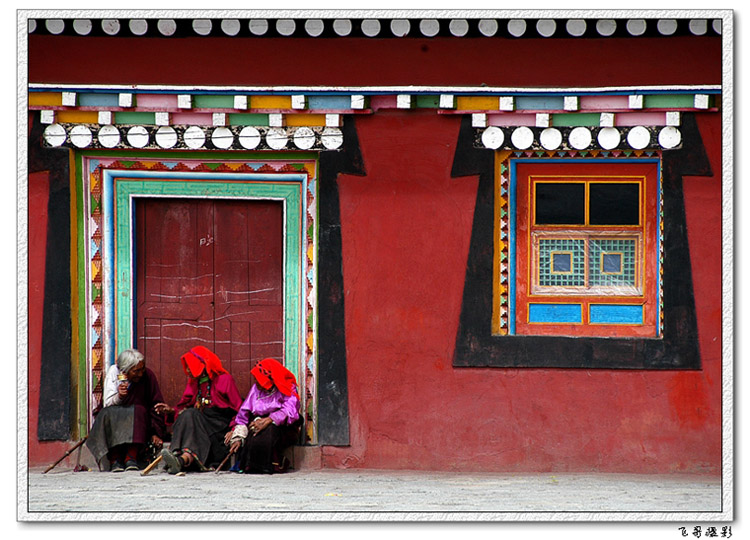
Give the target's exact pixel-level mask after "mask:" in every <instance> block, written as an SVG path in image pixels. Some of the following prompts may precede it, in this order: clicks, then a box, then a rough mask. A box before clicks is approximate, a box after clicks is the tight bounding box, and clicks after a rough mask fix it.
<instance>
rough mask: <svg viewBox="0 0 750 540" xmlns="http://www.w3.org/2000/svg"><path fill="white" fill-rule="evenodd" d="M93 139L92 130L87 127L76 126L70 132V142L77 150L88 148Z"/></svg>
mask: <svg viewBox="0 0 750 540" xmlns="http://www.w3.org/2000/svg"><path fill="white" fill-rule="evenodd" d="M93 139H94V136H93V135H92V133H91V130H90V129H89V128H87V127H86V126H75V127H74V128H73V129H71V130H70V142H71V143H73V146H75V147H77V148H86V147H87V146H88V145H90V144H91V141H92V140H93Z"/></svg>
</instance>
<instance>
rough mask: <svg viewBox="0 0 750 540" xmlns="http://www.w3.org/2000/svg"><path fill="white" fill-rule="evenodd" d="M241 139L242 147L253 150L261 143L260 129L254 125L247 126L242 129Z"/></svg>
mask: <svg viewBox="0 0 750 540" xmlns="http://www.w3.org/2000/svg"><path fill="white" fill-rule="evenodd" d="M239 141H240V145H241V146H242V148H245V149H246V150H252V149H253V148H257V146H258V145H259V144H260V131H258V130H257V129H255V128H254V127H253V126H245V127H244V128H242V131H240V135H239Z"/></svg>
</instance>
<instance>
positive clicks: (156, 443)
mask: <svg viewBox="0 0 750 540" xmlns="http://www.w3.org/2000/svg"><path fill="white" fill-rule="evenodd" d="M151 444H153V445H154V446H155V447H157V448H161V447H162V446H164V441H162V440H161V439H160V438H159V437H158V436H157V435H151Z"/></svg>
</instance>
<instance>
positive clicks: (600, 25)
mask: <svg viewBox="0 0 750 540" xmlns="http://www.w3.org/2000/svg"><path fill="white" fill-rule="evenodd" d="M615 30H617V22H616V21H614V20H612V19H601V20H599V21H596V31H597V32H599V34H600V35H602V36H604V37H609V36H611V35H612V34H614V33H615Z"/></svg>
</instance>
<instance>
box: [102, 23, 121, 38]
mask: <svg viewBox="0 0 750 540" xmlns="http://www.w3.org/2000/svg"><path fill="white" fill-rule="evenodd" d="M102 30H104V33H105V34H108V35H110V36H116V35H117V34H119V33H120V21H118V20H117V19H104V20H103V21H102Z"/></svg>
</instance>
